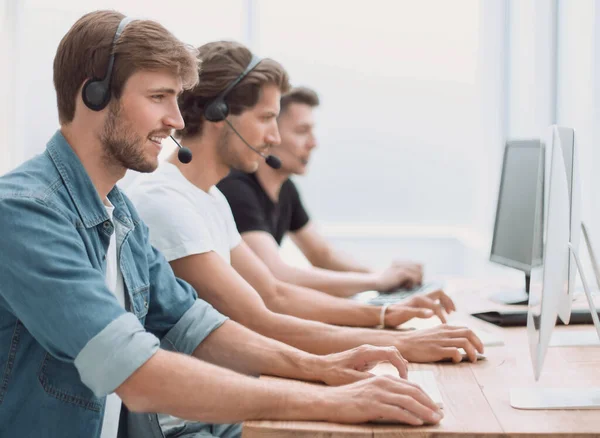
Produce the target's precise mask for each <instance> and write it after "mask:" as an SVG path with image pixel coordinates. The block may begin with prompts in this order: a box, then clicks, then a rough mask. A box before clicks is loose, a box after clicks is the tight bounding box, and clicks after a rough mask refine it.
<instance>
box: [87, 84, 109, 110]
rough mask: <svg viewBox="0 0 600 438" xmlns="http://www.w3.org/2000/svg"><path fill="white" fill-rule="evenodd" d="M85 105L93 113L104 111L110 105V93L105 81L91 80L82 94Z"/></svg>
mask: <svg viewBox="0 0 600 438" xmlns="http://www.w3.org/2000/svg"><path fill="white" fill-rule="evenodd" d="M81 97H82V99H83V103H84V104H85V106H87V107H88V108H89V109H91V110H93V111H102V110H103V109H104V108H106V105H108V102H109V100H110V92H109V91H108V87H107V86H106V84H105V83H104V81H98V80H94V79H90V80H89V81H87V82H86V83H85V84H84V86H83V90H82V92H81Z"/></svg>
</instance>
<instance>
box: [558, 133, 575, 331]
mask: <svg viewBox="0 0 600 438" xmlns="http://www.w3.org/2000/svg"><path fill="white" fill-rule="evenodd" d="M551 129H552V133H553V134H552V136H551V141H552V143H553V144H552V147H554V142H555V139H559V140H560V147H561V148H562V154H563V160H564V163H565V171H566V176H567V189H568V193H569V241H570V242H571V246H572V247H573V252H574V253H579V242H580V240H581V176H580V173H579V157H578V154H577V149H576V144H575V131H574V130H573V129H571V128H566V127H562V126H552V127H551ZM557 134H558V135H557ZM567 273H568V282H567V283H566V288H565V290H564V295H563V298H562V299H561V302H560V305H559V308H558V316H559V317H560V319H561V320H562V321H563V322H564V323H565V324H568V323H569V321H570V319H571V303H572V302H573V294H574V292H575V280H576V278H577V265H576V262H575V256H574V254H570V255H569V258H568V259H567Z"/></svg>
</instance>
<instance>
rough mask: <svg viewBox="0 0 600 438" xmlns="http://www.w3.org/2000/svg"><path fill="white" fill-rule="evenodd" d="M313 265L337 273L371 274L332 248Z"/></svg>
mask: <svg viewBox="0 0 600 438" xmlns="http://www.w3.org/2000/svg"><path fill="white" fill-rule="evenodd" d="M313 265H315V266H316V267H318V268H322V269H328V270H331V271H337V272H359V273H363V274H372V273H373V270H371V269H369V268H368V267H367V266H365V265H363V264H361V263H359V262H358V261H357V260H355V259H354V258H353V257H351V256H350V255H349V254H347V253H345V252H342V251H338V250H335V249H333V248H332V249H330V250H329V251H327V252H326V253H325V254H324V255H323V257H321V258H319V259H318V260H316V261H315V263H313Z"/></svg>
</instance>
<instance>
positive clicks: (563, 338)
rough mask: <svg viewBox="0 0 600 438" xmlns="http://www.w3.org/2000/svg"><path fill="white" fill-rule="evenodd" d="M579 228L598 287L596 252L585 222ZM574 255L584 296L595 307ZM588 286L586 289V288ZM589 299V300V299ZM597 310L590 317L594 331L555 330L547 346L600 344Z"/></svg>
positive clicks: (598, 275)
mask: <svg viewBox="0 0 600 438" xmlns="http://www.w3.org/2000/svg"><path fill="white" fill-rule="evenodd" d="M581 230H582V231H583V239H584V240H585V243H586V246H587V249H588V253H589V255H590V260H591V262H592V269H593V271H594V276H595V277H596V284H597V285H598V288H600V270H599V269H598V260H597V259H596V253H595V252H594V248H593V247H592V241H591V240H590V236H589V232H588V229H587V227H586V225H585V223H583V222H582V223H581ZM572 252H573V254H574V255H575V262H576V263H577V270H578V271H579V274H580V276H581V279H582V283H583V290H584V291H585V293H586V297H587V300H588V305H589V307H590V309H596V305H595V304H594V301H593V297H592V294H591V290H590V289H589V287H588V285H587V282H585V283H584V278H585V274H584V273H583V271H582V269H581V261H580V259H579V256H578V254H576V252H575V251H572ZM586 287H588V289H586ZM590 300H591V301H590ZM594 313H597V312H592V319H593V321H594V325H595V326H596V331H590V330H569V331H562V330H561V331H556V332H554V333H553V334H552V338H551V339H550V344H549V347H597V346H600V326H599V324H597V323H596V320H597V318H596V319H594V317H593V314H594Z"/></svg>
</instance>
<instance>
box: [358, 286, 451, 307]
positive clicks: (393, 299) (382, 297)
mask: <svg viewBox="0 0 600 438" xmlns="http://www.w3.org/2000/svg"><path fill="white" fill-rule="evenodd" d="M437 289H443V284H441V283H438V282H428V283H422V284H420V285H419V286H415V287H413V288H412V289H396V290H395V291H392V292H388V293H381V292H377V291H371V290H370V291H366V292H361V293H359V294H356V295H354V296H353V297H352V299H354V300H357V301H361V302H363V303H368V304H373V305H375V306H383V305H384V304H394V303H397V302H398V301H402V300H404V299H406V298H408V297H410V296H412V295H415V294H418V293H427V292H433V291H434V290H437Z"/></svg>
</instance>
